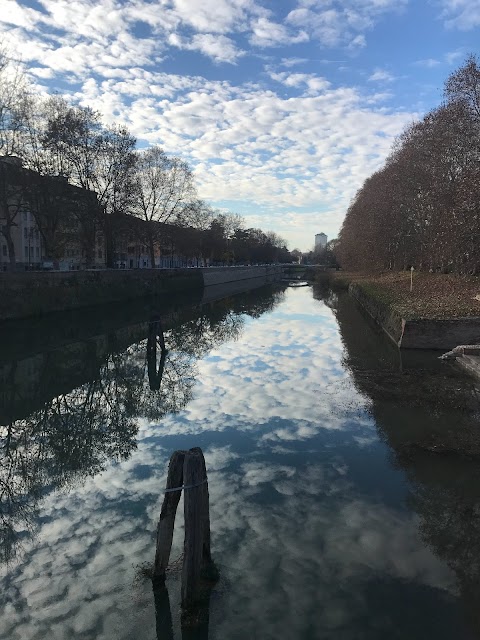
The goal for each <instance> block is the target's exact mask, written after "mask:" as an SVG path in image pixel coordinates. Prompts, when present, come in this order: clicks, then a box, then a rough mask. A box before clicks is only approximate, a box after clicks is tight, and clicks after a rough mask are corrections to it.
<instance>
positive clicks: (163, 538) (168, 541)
mask: <svg viewBox="0 0 480 640" xmlns="http://www.w3.org/2000/svg"><path fill="white" fill-rule="evenodd" d="M185 453H186V452H185V451H175V452H174V454H173V455H172V457H171V458H170V464H169V466H168V476H167V486H166V488H167V489H174V488H175V487H181V486H182V484H183V465H184V460H185ZM181 495H182V492H181V491H172V492H167V493H165V497H164V499H163V504H162V510H161V512H160V519H159V521H158V525H157V549H156V553H155V567H154V570H153V577H154V580H155V581H158V580H164V579H165V570H166V568H167V566H168V560H169V558H170V551H171V549H172V540H173V526H174V524H175V515H176V513H177V507H178V503H179V501H180V496H181Z"/></svg>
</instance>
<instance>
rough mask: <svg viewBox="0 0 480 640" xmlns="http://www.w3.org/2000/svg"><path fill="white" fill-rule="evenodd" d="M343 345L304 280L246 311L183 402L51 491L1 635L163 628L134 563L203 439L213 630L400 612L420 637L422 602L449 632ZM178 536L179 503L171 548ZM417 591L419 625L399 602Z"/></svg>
mask: <svg viewBox="0 0 480 640" xmlns="http://www.w3.org/2000/svg"><path fill="white" fill-rule="evenodd" d="M343 361H344V346H343V344H342V341H341V339H340V335H339V332H338V327H337V323H336V320H335V317H334V315H333V313H332V311H331V310H330V309H329V308H328V307H327V306H326V305H324V304H323V303H322V302H321V301H318V300H315V299H313V297H312V295H311V291H310V290H308V289H297V290H289V291H288V295H287V297H286V299H285V300H284V301H283V302H282V303H281V304H280V305H279V306H278V307H277V308H276V309H274V310H273V311H270V312H268V313H265V314H264V315H262V316H260V317H259V318H256V319H251V318H248V317H246V318H245V322H244V326H243V332H242V333H241V335H240V337H239V339H238V340H237V341H235V342H233V341H231V342H228V341H227V342H225V343H224V344H219V345H217V346H215V348H214V349H213V350H211V351H210V352H209V353H208V354H207V355H206V356H205V357H204V358H203V359H202V360H200V361H199V362H198V364H197V367H198V374H197V379H196V383H195V386H194V387H193V397H192V398H191V400H190V402H189V403H188V405H187V406H186V407H185V408H184V409H183V410H182V411H180V412H179V413H178V414H177V415H166V416H165V417H163V418H162V419H161V421H160V422H158V423H155V424H154V423H150V421H149V420H148V419H146V418H139V419H138V426H139V432H138V446H137V449H136V450H135V451H134V452H133V453H132V455H131V457H130V458H129V459H128V460H125V461H121V462H118V463H115V464H110V465H109V466H107V468H106V469H105V470H104V471H103V472H101V473H98V474H97V475H95V476H94V477H91V478H87V479H86V480H85V482H84V484H83V485H82V486H74V487H73V488H71V490H70V491H56V492H54V493H50V494H49V495H47V496H46V498H45V499H44V501H43V502H42V504H41V507H40V524H39V536H38V540H37V541H36V542H35V543H29V544H27V546H26V549H25V554H24V556H23V557H22V559H21V560H20V561H18V563H17V564H15V565H13V566H10V567H6V568H4V569H3V570H2V576H3V577H2V593H3V606H2V608H3V611H2V616H1V618H0V637H1V638H5V639H6V638H9V639H11V640H17V639H18V640H20V639H21V640H33V639H35V640H37V639H38V640H40V639H41V638H45V637H48V638H52V639H56V638H59V639H60V638H66V637H78V638H92V639H93V638H95V639H97V640H106V639H110V638H118V639H127V638H129V639H130V638H131V639H136V638H142V639H149V638H152V639H153V638H155V637H156V631H155V620H154V610H153V597H152V594H151V590H150V585H149V584H148V581H142V580H141V579H140V578H138V572H137V570H136V569H135V567H136V566H137V565H139V564H140V563H142V562H147V561H151V560H153V554H154V539H153V532H154V529H155V525H156V520H157V518H158V513H159V506H160V502H161V495H160V494H161V490H162V488H163V486H164V482H165V473H166V465H167V462H168V459H169V456H170V454H171V452H172V451H173V450H174V449H177V448H188V447H191V446H196V445H198V446H202V447H203V449H204V451H205V454H206V461H207V468H208V469H209V488H210V496H211V522H212V536H213V538H212V539H213V553H214V557H215V560H216V561H217V562H218V564H219V566H220V570H221V576H222V577H221V581H220V583H219V585H218V588H217V590H216V592H215V593H214V596H215V597H212V604H211V616H210V638H212V639H213V638H218V639H220V638H222V639H223V638H229V639H230V638H245V637H258V638H292V639H296V638H331V637H332V634H334V635H335V638H338V639H341V640H342V639H347V638H348V639H350V638H352V639H354V638H355V639H357V638H367V637H368V638H384V637H386V636H387V635H388V634H392V633H394V632H395V630H398V628H399V625H400V627H401V629H402V630H403V633H406V632H407V630H409V634H410V635H408V636H407V635H397V636H395V635H393V636H392V637H419V638H420V637H424V636H420V635H418V636H416V635H415V629H420V628H421V625H420V626H419V625H418V624H417V622H418V620H421V619H422V615H428V607H433V608H436V615H437V618H436V620H435V622H433V623H432V624H433V625H434V628H435V632H436V634H437V635H436V636H435V637H436V638H440V637H445V638H446V637H449V636H448V635H442V633H445V634H448V633H449V630H450V627H449V622H450V617H449V615H450V614H449V613H448V612H450V611H451V606H450V605H452V604H453V603H454V601H455V587H454V580H453V578H452V575H451V572H450V571H449V570H448V569H447V568H446V567H445V565H444V564H443V563H442V562H441V561H440V560H439V559H438V558H436V557H435V556H434V555H433V554H432V553H431V552H430V551H429V550H428V548H426V547H425V545H424V544H423V543H422V542H421V540H420V538H419V534H418V521H417V517H416V516H415V515H414V514H412V513H410V512H408V511H407V510H406V509H405V506H404V503H403V498H404V495H405V490H404V488H403V479H402V476H401V474H400V473H399V472H396V471H394V470H392V469H391V467H390V465H389V462H388V459H387V452H386V447H385V446H384V445H383V444H382V443H380V442H379V440H378V438H377V436H376V430H375V424H374V422H373V419H372V418H371V416H370V413H369V405H370V400H369V399H367V398H365V397H364V396H362V394H361V393H360V392H359V391H358V390H357V388H356V386H355V384H354V382H353V380H352V377H351V373H350V372H349V370H348V369H347V368H346V367H345V366H344V364H343ZM181 542H182V530H181V519H180V522H179V523H178V524H177V527H176V533H175V540H174V551H173V553H172V556H173V557H175V555H176V554H177V553H178V552H179V550H180V548H181ZM136 576H137V579H136ZM172 589H173V590H172V592H171V602H172V609H173V616H174V621H176V623H177V624H178V597H177V596H178V593H177V591H176V590H175V589H176V587H175V584H173V585H172ZM175 594H177V595H175ZM412 597H413V598H414V599H416V602H417V604H418V607H419V613H417V614H416V615H413V617H412V621H411V625H410V622H408V620H407V619H406V617H404V616H403V614H402V611H403V609H402V607H403V605H402V604H401V603H402V601H404V600H405V599H406V600H408V598H412ZM452 615H453V614H452ZM453 617H454V615H453ZM442 625H443V627H442ZM432 628H433V627H432Z"/></svg>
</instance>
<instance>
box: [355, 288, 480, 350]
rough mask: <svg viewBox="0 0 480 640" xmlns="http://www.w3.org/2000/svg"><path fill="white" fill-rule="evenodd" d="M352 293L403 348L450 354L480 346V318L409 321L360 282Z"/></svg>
mask: <svg viewBox="0 0 480 640" xmlns="http://www.w3.org/2000/svg"><path fill="white" fill-rule="evenodd" d="M348 291H349V293H350V295H351V296H352V297H353V298H355V299H356V300H357V301H358V302H359V304H361V306H362V307H363V308H364V309H365V310H366V311H367V313H368V314H369V315H370V316H371V317H372V318H373V320H375V322H377V323H378V324H379V325H380V326H381V328H382V329H383V330H384V331H385V333H386V334H387V335H388V336H389V337H390V338H391V339H392V340H393V341H394V342H395V344H397V345H398V346H399V347H401V348H402V349H438V350H443V351H448V350H450V349H453V348H454V347H456V346H457V345H460V344H478V343H480V318H456V319H452V320H435V319H421V318H420V319H414V320H407V319H405V318H402V317H401V316H400V315H399V314H398V313H396V312H395V311H394V310H393V309H392V307H391V305H390V304H389V303H388V302H387V301H383V300H381V299H379V298H377V297H375V296H373V295H371V294H370V293H369V292H368V291H366V290H365V289H364V288H363V287H362V286H361V285H359V284H357V283H353V282H352V283H350V285H349V287H348Z"/></svg>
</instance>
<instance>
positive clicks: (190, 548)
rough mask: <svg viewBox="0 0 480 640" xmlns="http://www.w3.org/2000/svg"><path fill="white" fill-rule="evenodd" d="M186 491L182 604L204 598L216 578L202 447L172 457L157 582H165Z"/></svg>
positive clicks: (189, 604)
mask: <svg viewBox="0 0 480 640" xmlns="http://www.w3.org/2000/svg"><path fill="white" fill-rule="evenodd" d="M182 491H183V493H184V512H185V541H184V557H183V568H182V607H183V608H190V607H192V606H194V605H196V604H198V603H199V602H201V601H202V599H203V597H204V592H205V583H206V582H208V581H210V582H212V581H213V580H215V579H216V577H217V574H216V569H215V565H214V564H213V561H212V556H211V550H210V513H209V496H208V483H207V469H206V466H205V458H204V457H203V452H202V450H201V449H200V448H199V447H195V448H194V449H189V450H188V451H175V452H174V454H173V455H172V457H171V458H170V464H169V467H168V477H167V486H166V489H165V498H164V500H163V504H162V509H161V512H160V519H159V521H158V526H157V548H156V553H155V567H154V572H153V576H154V583H155V582H157V584H158V583H159V582H160V583H163V582H164V580H165V571H166V569H167V566H168V561H169V558H170V551H171V548H172V540H173V528H174V524H175V515H176V512H177V507H178V503H179V501H180V496H181V493H182Z"/></svg>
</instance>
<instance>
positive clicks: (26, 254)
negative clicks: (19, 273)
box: [25, 247, 28, 258]
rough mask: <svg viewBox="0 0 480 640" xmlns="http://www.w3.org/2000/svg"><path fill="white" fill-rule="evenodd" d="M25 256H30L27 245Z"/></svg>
mask: <svg viewBox="0 0 480 640" xmlns="http://www.w3.org/2000/svg"><path fill="white" fill-rule="evenodd" d="M25 257H26V258H28V247H25Z"/></svg>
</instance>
